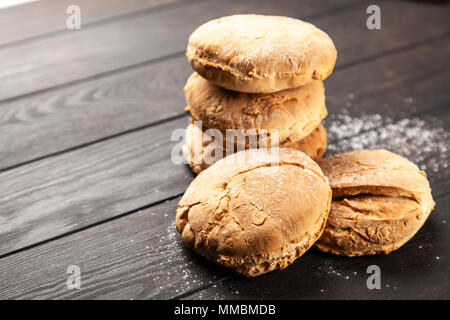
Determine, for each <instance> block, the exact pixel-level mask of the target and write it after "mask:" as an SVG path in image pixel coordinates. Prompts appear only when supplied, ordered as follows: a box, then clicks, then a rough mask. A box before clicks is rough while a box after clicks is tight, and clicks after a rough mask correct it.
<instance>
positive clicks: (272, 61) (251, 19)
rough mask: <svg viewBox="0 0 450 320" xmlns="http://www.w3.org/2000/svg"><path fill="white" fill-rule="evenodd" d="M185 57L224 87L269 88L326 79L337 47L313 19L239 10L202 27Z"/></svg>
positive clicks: (239, 89) (277, 88)
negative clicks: (249, 12) (240, 11)
mask: <svg viewBox="0 0 450 320" xmlns="http://www.w3.org/2000/svg"><path fill="white" fill-rule="evenodd" d="M186 56H187V58H188V59H189V62H190V63H191V65H192V68H193V69H194V70H195V71H197V72H198V73H199V74H200V75H201V76H202V77H204V78H205V79H208V80H210V81H212V82H214V83H215V84H216V85H218V86H220V87H223V88H226V89H229V90H234V91H240V92H262V93H269V92H276V91H280V90H284V89H288V88H295V87H299V86H302V85H305V84H307V83H309V82H311V81H312V80H323V79H325V78H326V77H327V76H328V75H330V74H331V72H332V70H333V68H334V64H335V62H336V57H337V52H336V48H335V47H334V44H333V41H331V39H330V37H329V36H328V35H327V34H326V33H325V32H323V31H321V30H320V29H318V28H316V27H315V26H314V25H312V24H310V23H307V22H304V21H301V20H297V19H293V18H288V17H280V16H264V15H254V14H239V15H233V16H228V17H222V18H219V19H215V20H211V21H209V22H207V23H205V24H203V25H201V26H200V27H199V28H197V30H195V31H194V32H193V33H192V34H191V36H190V37H189V43H188V47H187V51H186Z"/></svg>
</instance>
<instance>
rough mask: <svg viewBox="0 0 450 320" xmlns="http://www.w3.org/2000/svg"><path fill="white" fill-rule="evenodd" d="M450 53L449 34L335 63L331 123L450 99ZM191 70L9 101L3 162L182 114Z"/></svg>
mask: <svg viewBox="0 0 450 320" xmlns="http://www.w3.org/2000/svg"><path fill="white" fill-rule="evenodd" d="M449 54H450V45H449V44H448V38H447V39H443V40H441V41H438V42H437V43H432V44H428V45H423V46H419V47H416V48H414V49H411V50H407V51H402V52H398V53H396V54H393V55H389V56H386V57H381V58H379V59H376V60H374V61H371V62H368V63H365V64H362V65H356V66H351V67H348V68H344V69H341V70H338V71H336V72H335V73H334V74H333V75H332V76H331V77H330V78H329V79H328V80H327V81H326V94H327V108H328V110H329V113H330V116H329V117H328V120H327V123H328V124H331V123H332V120H333V116H334V115H336V114H340V113H341V112H342V109H343V108H345V109H346V110H347V111H348V112H349V113H350V114H352V115H354V116H359V115H361V112H365V113H369V114H370V113H380V112H382V113H383V114H384V115H386V117H391V118H392V119H401V118H402V117H405V116H407V115H409V114H411V113H412V112H420V111H425V110H428V109H432V108H435V107H439V106H441V105H442V104H444V103H447V102H449V101H450V92H449V91H448V90H447V83H449V82H450V61H449V59H448V55H449ZM411 66H417V67H414V68H413V67H411ZM190 72H191V69H190V67H189V65H188V63H187V61H186V59H185V58H184V56H183V55H181V56H179V57H178V58H174V59H169V60H165V61H161V62H158V63H155V64H151V65H148V66H144V67H141V68H138V69H135V70H129V71H126V72H123V73H119V74H114V75H110V76H107V77H102V78H100V79H95V80H92V81H87V82H83V83H80V84H77V85H74V86H70V87H68V88H63V89H58V90H55V91H50V92H46V93H42V94H39V95H34V96H31V97H28V98H24V99H20V100H17V101H12V102H9V103H7V104H3V105H2V106H1V108H0V145H2V148H0V169H2V168H7V167H10V166H13V165H15V164H17V163H22V162H26V161H30V160H33V159H36V158H39V157H42V156H45V155H47V154H52V153H56V152H60V151H62V150H66V149H70V148H73V147H76V146H78V145H83V144H85V143H89V142H91V141H95V140H98V139H102V138H104V137H107V136H112V135H115V134H118V133H120V132H123V131H127V130H131V129H134V128H139V127H141V126H145V125H149V124H151V123H154V122H155V121H160V120H164V119H168V118H171V117H174V116H178V115H181V114H183V107H184V104H185V100H184V95H183V86H184V83H185V80H186V78H187V76H188V75H189V74H190ZM350 97H351V99H350ZM408 98H412V99H413V103H408V102H407V101H408ZM349 133H351V132H349ZM331 139H335V138H333V137H331Z"/></svg>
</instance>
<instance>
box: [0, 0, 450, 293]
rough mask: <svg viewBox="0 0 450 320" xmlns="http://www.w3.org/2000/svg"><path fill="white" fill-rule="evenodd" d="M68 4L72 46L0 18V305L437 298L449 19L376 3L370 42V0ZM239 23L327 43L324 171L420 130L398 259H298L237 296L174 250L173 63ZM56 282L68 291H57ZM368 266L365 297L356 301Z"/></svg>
mask: <svg viewBox="0 0 450 320" xmlns="http://www.w3.org/2000/svg"><path fill="white" fill-rule="evenodd" d="M76 2H77V4H78V5H79V6H80V8H81V22H82V26H81V29H80V30H68V29H67V28H66V19H67V17H68V14H67V13H66V8H67V7H68V6H69V5H70V4H72V1H66V0H57V1H56V0H55V1H39V2H36V3H30V4H26V5H22V6H18V7H13V8H8V9H4V10H0V83H1V85H0V298H3V299H79V298H83V299H92V298H95V299H149V298H150V299H155V298H157V299H206V298H208V299H210V298H212V299H223V298H231V299H253V298H255V299H310V298H318V299H328V298H334V299H336V298H337V299H350V298H355V299H378V298H381V299H402V298H424V299H431V298H445V299H448V298H450V277H449V273H450V261H449V259H450V256H449V255H448V252H449V244H450V235H449V224H450V217H449V205H450V192H449V190H450V179H449V178H450V173H449V168H448V166H447V164H448V151H446V148H447V147H448V143H449V139H448V137H449V130H450V129H449V127H450V90H449V83H450V59H449V58H450V41H449V40H450V38H449V37H450V23H449V16H450V8H449V6H448V5H439V4H426V3H423V2H411V1H397V2H394V1H392V2H391V1H383V2H381V3H379V4H378V5H379V6H380V7H381V30H368V29H367V27H366V19H367V17H368V15H367V14H366V8H367V7H368V5H369V4H373V3H372V1H359V0H348V1H341V0H340V1H337V0H324V1H317V0H305V1H298V0H289V1H268V0H263V1H261V0H249V1H242V0H236V1H234V0H232V1H224V0H222V1H219V0H217V1H194V0H191V1H188V0H142V1H138V0H133V1H119V0H110V1H107V0H97V1H91V0H78V1H76ZM240 12H252V13H262V14H277V15H288V16H292V17H297V18H303V19H305V20H307V21H310V22H312V23H314V24H315V25H317V26H318V27H320V28H322V29H323V30H325V31H326V32H327V33H328V34H329V35H330V36H331V37H332V39H333V40H334V42H335V44H336V47H337V49H338V52H339V56H338V62H337V66H336V69H335V72H334V73H333V75H332V76H331V77H330V78H329V79H327V80H326V89H327V107H328V110H329V117H328V118H327V120H326V122H325V125H326V126H327V127H328V128H329V144H330V148H329V151H328V154H332V153H334V152H337V151H345V150H349V149H352V148H354V147H355V146H356V147H358V141H359V142H361V143H363V145H362V146H363V147H371V146H378V147H379V145H381V147H383V143H387V145H386V148H388V147H390V148H391V149H394V150H392V151H397V150H396V149H397V146H396V145H395V144H392V141H390V140H389V141H387V140H386V138H383V137H382V132H386V131H389V130H390V128H391V127H392V126H395V125H396V124H399V125H401V124H404V122H402V121H404V120H405V119H407V120H408V121H412V122H411V123H412V125H413V127H414V125H416V124H417V125H420V126H421V130H422V131H420V132H422V133H423V134H422V133H420V134H421V135H423V137H422V138H423V139H424V141H422V142H421V143H422V144H420V145H419V147H420V148H419V147H417V146H418V145H417V141H416V140H417V139H416V138H417V136H413V139H414V141H412V142H411V143H399V145H398V149H399V152H400V153H402V152H403V153H405V152H406V153H408V152H412V153H414V152H415V153H414V154H415V156H414V157H415V158H417V161H418V165H420V166H422V167H424V166H425V170H426V171H427V174H428V176H429V179H430V182H431V185H432V188H433V196H434V199H435V201H436V203H437V204H436V208H435V210H434V211H433V213H432V214H431V216H430V218H429V219H428V221H427V222H426V224H425V226H424V227H423V228H422V229H421V230H420V231H419V232H418V234H417V235H416V236H415V237H414V238H413V239H412V240H411V241H409V242H408V243H407V244H406V245H405V246H404V247H402V248H401V249H399V250H398V251H395V252H393V253H392V254H390V255H387V256H368V257H360V258H344V257H337V256H333V255H329V254H323V253H321V252H319V251H317V250H315V249H311V250H310V251H308V252H307V253H306V254H305V255H304V256H303V257H301V258H300V259H298V260H297V261H296V262H295V263H294V264H293V265H292V266H290V267H288V268H287V269H285V270H283V271H275V272H271V273H269V274H266V275H263V276H261V277H258V278H254V279H251V278H243V277H241V276H238V275H235V274H233V273H232V272H230V271H228V270H226V269H223V268H221V267H218V266H216V265H214V264H212V263H209V262H208V261H205V260H204V259H202V258H200V257H199V256H197V255H196V254H194V253H192V252H191V251H189V250H187V249H186V248H185V247H184V246H183V243H182V241H181V240H180V237H179V236H178V235H177V233H176V230H175V227H174V210H175V208H176V206H177V203H178V200H179V199H180V196H181V195H182V194H183V192H184V191H185V189H186V188H187V186H188V185H189V183H190V182H191V181H192V179H193V177H194V176H193V174H192V173H191V172H190V170H189V168H188V167H186V166H185V165H175V164H173V163H172V161H171V157H170V155H171V151H172V148H173V146H174V145H175V144H177V143H178V142H177V141H172V140H171V133H172V132H173V130H175V129H177V128H184V127H185V126H186V125H187V122H188V116H187V115H186V114H185V113H184V112H183V108H184V106H185V104H184V103H185V101H184V96H183V85H184V83H185V81H186V78H187V76H188V75H189V74H190V72H191V69H190V67H189V65H188V63H187V60H186V58H185V57H184V50H185V47H186V43H187V38H188V36H189V34H190V33H191V32H192V31H193V30H194V29H195V28H196V27H197V26H199V25H200V24H202V23H203V22H205V21H207V20H209V19H211V18H215V17H219V16H223V15H229V14H233V13H240ZM377 119H378V120H377ZM380 119H381V120H380ZM339 121H340V122H339ZM356 124H357V125H361V129H358V130H354V126H355V125H356ZM390 126H391V127H390ZM396 128H397V129H398V126H397V127H396ZM410 129H411V128H410ZM413 129H414V128H413ZM411 130H412V129H411ZM411 130H410V131H411ZM410 131H408V132H410ZM396 132H397V131H396ZM430 132H431V133H432V137H431V138H430V139H434V140H433V141H434V142H433V143H429V144H428V140H427V139H428V134H430ZM403 133H405V131H401V130H400V131H399V132H398V135H400V136H401V135H402V134H403ZM373 134H375V137H374V136H373ZM415 134H417V132H416V133H415ZM364 137H366V138H364ZM370 137H372V138H370ZM378 138H380V139H385V140H380V141H378V140H377V139H378ZM355 139H356V140H355ZM358 139H359V140H358ZM383 141H385V142H383ZM366 144H369V145H366ZM400 144H401V145H400ZM427 146H428V147H427ZM408 148H409V149H408ZM414 148H416V149H420V150H413V149H414ZM412 153H411V154H412ZM408 154H409V153H408ZM412 160H414V159H412ZM430 165H432V166H430ZM70 265H75V266H78V267H79V268H80V271H81V289H80V290H77V289H72V290H71V289H68V287H67V285H66V281H67V279H68V277H69V274H68V273H67V269H68V267H69V266H70ZM369 265H378V266H379V267H380V269H381V284H382V288H381V289H380V290H369V289H368V288H367V286H366V280H367V278H368V276H369V275H368V274H367V273H366V268H367V267H368V266H369Z"/></svg>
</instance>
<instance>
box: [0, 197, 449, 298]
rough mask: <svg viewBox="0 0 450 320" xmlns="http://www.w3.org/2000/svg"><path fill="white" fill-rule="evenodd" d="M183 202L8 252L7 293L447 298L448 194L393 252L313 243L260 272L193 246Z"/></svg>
mask: <svg viewBox="0 0 450 320" xmlns="http://www.w3.org/2000/svg"><path fill="white" fill-rule="evenodd" d="M178 200H179V198H176V199H174V200H171V201H168V202H165V203H162V204H160V205H157V206H155V207H152V208H149V209H146V210H143V211H141V212H137V213H134V214H131V215H129V216H125V217H121V218H119V219H116V220H114V221H110V222H108V223H105V224H101V225H98V226H95V227H93V228H90V229H87V230H83V231H81V232H78V233H75V234H73V235H69V236H67V237H63V238H61V239H57V240H55V241H52V242H49V243H46V244H43V245H41V246H38V247H35V248H31V249H29V250H26V251H24V252H20V253H18V254H15V255H12V256H9V257H6V258H3V259H0V274H2V275H4V276H2V277H1V278H0V298H1V299H168V298H174V297H179V296H183V294H186V293H189V292H191V291H197V290H199V292H197V293H194V294H192V295H187V297H186V298H188V299H327V298H329V299H350V298H353V299H390V298H425V299H430V298H441V299H444V298H447V299H448V298H449V291H448V286H449V283H448V278H444V279H443V278H442V275H446V274H448V272H449V271H450V263H449V260H448V259H449V256H448V243H449V241H450V238H449V224H448V223H447V221H449V220H450V217H449V213H448V210H447V208H448V206H449V205H450V195H446V196H445V197H442V198H440V199H439V200H438V205H437V208H436V210H435V211H434V212H433V213H432V214H431V216H430V218H429V219H428V221H427V222H426V224H425V226H424V227H423V228H422V229H421V230H420V231H419V233H418V234H417V235H416V236H415V237H414V238H413V239H412V240H411V241H410V242H408V243H407V244H406V245H404V246H403V247H402V248H400V249H399V250H397V251H395V252H393V253H391V254H390V255H387V256H383V255H379V256H366V257H359V258H346V257H337V256H333V255H330V254H325V253H321V252H319V251H318V250H315V249H311V250H309V251H308V252H307V253H306V254H305V255H304V256H302V257H301V258H300V259H298V260H297V261H296V262H295V263H294V264H293V265H291V266H289V267H288V268H287V269H285V270H283V271H274V272H271V273H268V274H266V275H263V276H261V277H257V278H245V277H241V276H237V275H235V274H234V273H232V272H231V271H229V270H226V269H224V268H222V267H220V266H218V265H215V264H213V263H210V262H208V261H206V260H205V259H203V258H201V257H200V256H198V255H197V254H195V253H193V252H191V251H190V250H188V249H186V248H185V247H184V245H183V243H182V241H181V239H180V237H179V235H178V234H177V232H176V230H175V227H174V210H175V208H176V206H177V203H178ZM436 257H438V258H436ZM372 264H376V265H378V266H380V268H381V272H382V290H375V291H370V290H368V289H367V287H366V280H367V277H368V275H367V274H366V268H367V267H368V266H369V265H372ZM69 265H77V266H79V267H80V269H81V287H82V289H81V290H68V289H67V287H66V281H67V277H68V274H66V270H67V267H68V266H69ZM347 277H348V278H347ZM227 279H228V280H227ZM205 287H206V288H207V289H206V290H203V291H202V290H201V289H202V288H205ZM349 287H351V288H352V290H348V288H349ZM321 290H323V291H321Z"/></svg>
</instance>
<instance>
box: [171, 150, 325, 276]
mask: <svg viewBox="0 0 450 320" xmlns="http://www.w3.org/2000/svg"><path fill="white" fill-rule="evenodd" d="M269 150H270V151H269ZM275 151H277V152H275ZM277 153H278V154H277ZM330 202H331V189H330V187H329V185H328V181H327V179H326V178H325V176H324V175H323V174H322V171H321V170H320V168H319V166H318V165H317V164H316V163H315V162H314V161H313V160H311V158H309V157H308V156H306V155H305V154H304V153H302V152H300V151H297V150H294V149H287V148H280V149H251V150H246V151H241V152H238V153H235V154H233V155H230V156H228V157H226V158H224V159H222V160H220V161H218V162H216V163H215V164H214V165H212V166H211V167H209V168H208V169H206V170H204V171H202V172H201V173H200V174H199V175H198V176H197V177H196V178H195V179H194V181H192V183H191V185H190V186H189V188H188V189H187V190H186V193H185V194H184V195H183V197H182V198H181V200H180V202H179V204H178V208H177V209H176V227H177V230H178V232H179V233H180V234H181V235H182V238H183V240H184V242H185V243H186V245H187V246H188V247H190V248H192V249H193V250H194V251H196V252H197V253H199V254H201V255H203V256H204V257H206V258H208V259H210V260H212V261H214V262H217V263H219V264H221V265H223V266H226V267H229V268H232V269H233V270H234V271H236V272H238V273H241V274H244V275H246V276H257V275H260V274H262V273H265V272H268V271H271V270H273V269H276V268H280V269H282V268H285V267H286V266H288V265H289V264H290V263H292V262H293V261H294V260H295V259H296V258H298V257H299V256H301V255H302V254H303V253H304V252H305V251H306V250H307V249H308V248H310V247H311V246H312V245H313V243H314V242H315V241H316V240H317V239H318V238H319V237H320V235H321V233H322V231H323V228H324V227H325V223H326V219H327V217H328V212H329V209H330Z"/></svg>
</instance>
